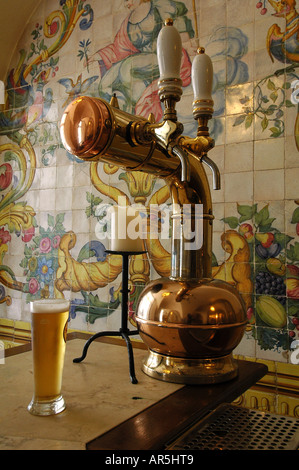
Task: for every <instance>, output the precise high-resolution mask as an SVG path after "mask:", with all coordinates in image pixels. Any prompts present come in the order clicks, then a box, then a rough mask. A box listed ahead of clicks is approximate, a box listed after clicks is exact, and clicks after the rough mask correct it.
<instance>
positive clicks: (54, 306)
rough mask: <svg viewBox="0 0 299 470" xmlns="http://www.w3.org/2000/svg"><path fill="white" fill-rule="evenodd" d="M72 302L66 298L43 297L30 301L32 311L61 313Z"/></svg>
mask: <svg viewBox="0 0 299 470" xmlns="http://www.w3.org/2000/svg"><path fill="white" fill-rule="evenodd" d="M69 306H70V303H69V301H68V300H65V299H41V300H35V301H34V302H30V312H31V313H59V312H66V311H67V310H68V309H69Z"/></svg>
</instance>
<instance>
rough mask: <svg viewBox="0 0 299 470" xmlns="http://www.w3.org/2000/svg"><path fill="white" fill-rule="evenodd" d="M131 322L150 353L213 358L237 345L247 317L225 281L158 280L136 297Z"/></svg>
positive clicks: (222, 354) (236, 293)
mask: <svg viewBox="0 0 299 470" xmlns="http://www.w3.org/2000/svg"><path fill="white" fill-rule="evenodd" d="M136 322H137V325H138V329H139V333H140V336H141V338H142V340H143V341H144V343H145V344H146V345H147V346H148V347H149V349H150V350H151V351H154V352H156V353H158V354H162V355H166V356H175V357H181V358H213V357H219V356H225V355H227V354H230V353H231V352H232V350H233V349H234V348H235V347H236V346H237V345H238V344H239V342H240V341H241V339H242V337H243V334H244V331H245V328H246V324H247V318H246V311H245V307H244V303H243V300H242V298H241V296H240V294H239V293H238V292H237V291H236V289H235V288H234V287H233V286H231V285H230V284H228V283H226V282H223V281H220V280H217V279H202V280H200V281H186V282H182V281H178V280H172V279H168V278H165V279H164V278H162V279H158V280H155V281H152V282H150V283H149V284H148V285H147V286H146V287H145V289H144V290H143V292H142V293H141V295H140V297H139V300H138V306H137V313H136Z"/></svg>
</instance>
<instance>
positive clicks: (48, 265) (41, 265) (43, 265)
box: [38, 256, 54, 282]
mask: <svg viewBox="0 0 299 470" xmlns="http://www.w3.org/2000/svg"><path fill="white" fill-rule="evenodd" d="M52 264H53V261H52V260H51V259H46V257H45V256H43V257H42V258H39V260H38V273H39V274H40V277H41V280H42V281H43V282H49V281H50V279H51V277H52V275H53V272H54V271H53V268H52Z"/></svg>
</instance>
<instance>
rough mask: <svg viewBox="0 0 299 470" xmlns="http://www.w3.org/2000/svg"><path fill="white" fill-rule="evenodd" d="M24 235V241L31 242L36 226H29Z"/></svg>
mask: <svg viewBox="0 0 299 470" xmlns="http://www.w3.org/2000/svg"><path fill="white" fill-rule="evenodd" d="M23 234H24V235H23V236H22V241H23V242H25V243H28V242H30V240H31V239H32V237H33V236H34V234H35V228H34V227H33V226H32V227H29V228H27V229H26V230H24V231H23Z"/></svg>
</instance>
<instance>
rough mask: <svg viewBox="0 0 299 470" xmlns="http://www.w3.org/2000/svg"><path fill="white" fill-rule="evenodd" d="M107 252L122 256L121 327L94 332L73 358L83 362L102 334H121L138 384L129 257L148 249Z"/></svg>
mask: <svg viewBox="0 0 299 470" xmlns="http://www.w3.org/2000/svg"><path fill="white" fill-rule="evenodd" d="M106 253H109V254H113V255H121V256H122V289H121V294H122V296H121V327H120V329H119V330H118V331H100V332H99V333H96V334H94V335H93V336H91V337H90V338H89V339H88V340H87V341H86V343H85V345H84V348H83V351H82V356H81V357H77V358H75V359H73V362H76V363H77V362H81V361H83V359H85V357H86V355H87V351H88V348H89V346H90V345H91V343H92V342H93V341H94V340H95V339H97V338H99V337H101V336H121V337H122V338H123V339H124V340H125V341H126V344H127V350H128V354H129V371H130V378H131V382H132V383H133V384H137V383H138V380H137V379H136V375H135V366H134V355H133V348H132V344H131V341H130V336H132V335H138V333H139V332H138V330H129V328H128V299H129V292H130V291H129V287H128V279H129V257H130V256H131V255H140V254H143V253H146V251H111V250H106Z"/></svg>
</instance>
